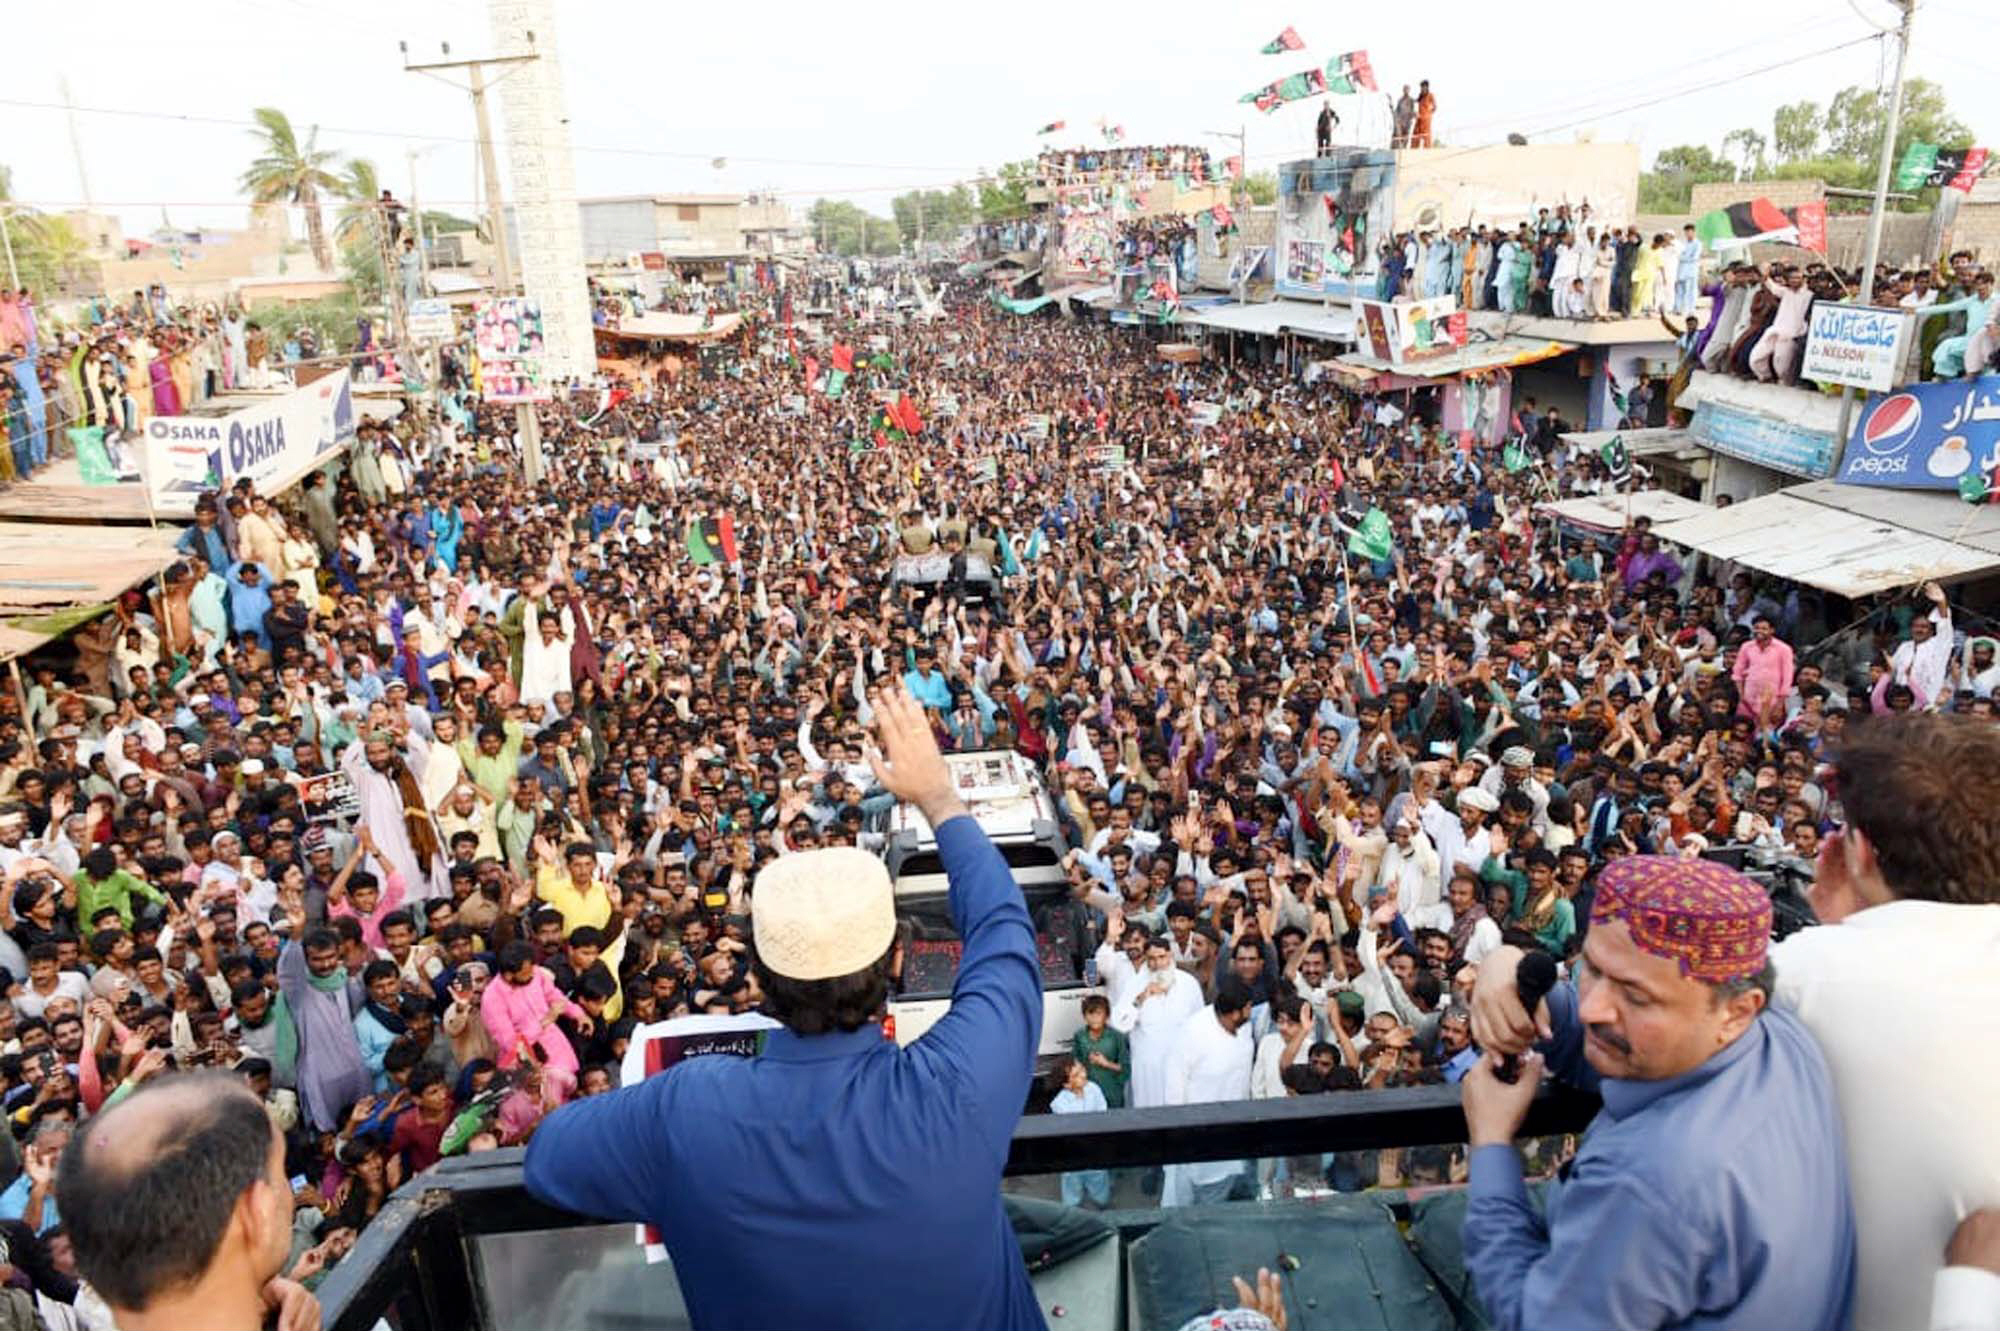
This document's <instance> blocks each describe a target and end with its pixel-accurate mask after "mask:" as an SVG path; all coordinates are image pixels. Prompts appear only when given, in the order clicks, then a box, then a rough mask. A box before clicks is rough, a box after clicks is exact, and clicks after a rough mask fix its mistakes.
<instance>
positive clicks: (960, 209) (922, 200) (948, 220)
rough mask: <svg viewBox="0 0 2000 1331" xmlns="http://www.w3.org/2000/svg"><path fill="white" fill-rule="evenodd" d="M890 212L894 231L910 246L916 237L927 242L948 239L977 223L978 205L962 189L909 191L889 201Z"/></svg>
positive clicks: (967, 190)
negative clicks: (920, 221)
mask: <svg viewBox="0 0 2000 1331" xmlns="http://www.w3.org/2000/svg"><path fill="white" fill-rule="evenodd" d="M889 208H890V212H891V213H892V214H894V216H895V219H896V228H897V230H898V231H900V232H901V233H902V237H903V239H904V240H905V241H908V242H911V243H915V241H916V239H917V237H918V236H919V235H921V236H923V237H925V238H926V239H927V240H946V239H949V238H950V237H952V236H954V235H956V234H957V233H958V231H959V230H960V229H961V228H963V227H967V226H970V225H971V224H972V223H973V222H975V221H977V220H978V219H979V204H978V201H977V200H976V199H974V198H973V196H972V191H971V190H970V189H968V188H966V187H965V186H964V185H954V186H952V187H951V188H950V189H948V190H935V189H927V190H911V191H910V192H909V193H907V194H898V195H897V196H896V197H895V198H894V199H892V200H891V201H890V204H889ZM920 217H921V219H922V225H921V226H920V225H918V219H919V218H920Z"/></svg>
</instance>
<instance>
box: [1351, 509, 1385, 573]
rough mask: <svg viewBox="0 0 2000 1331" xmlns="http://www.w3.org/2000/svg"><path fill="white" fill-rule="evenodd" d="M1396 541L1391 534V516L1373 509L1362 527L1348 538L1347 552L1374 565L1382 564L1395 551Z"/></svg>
mask: <svg viewBox="0 0 2000 1331" xmlns="http://www.w3.org/2000/svg"><path fill="white" fill-rule="evenodd" d="M1395 546H1396V541H1395V538H1394V537H1393V536H1391V535H1390V533H1389V515H1388V514H1387V513H1384V512H1383V511H1382V510H1381V509H1379V508H1371V509H1369V510H1368V515H1367V516H1366V517H1364V518H1362V519H1361V525H1360V526H1359V527H1356V528H1355V529H1354V534H1353V535H1351V536H1349V537H1348V538H1347V552H1348V553H1349V554H1351V555H1354V556H1356V557H1358V558H1361V559H1366V560H1369V561H1370V562H1372V563H1377V564H1379V563H1381V562H1382V561H1383V560H1385V559H1387V558H1388V557H1389V555H1390V553H1391V552H1392V551H1394V549H1395Z"/></svg>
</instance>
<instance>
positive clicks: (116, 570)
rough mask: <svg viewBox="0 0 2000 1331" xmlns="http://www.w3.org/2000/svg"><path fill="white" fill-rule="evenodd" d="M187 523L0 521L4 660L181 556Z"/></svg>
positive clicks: (0, 626)
mask: <svg viewBox="0 0 2000 1331" xmlns="http://www.w3.org/2000/svg"><path fill="white" fill-rule="evenodd" d="M180 530H181V529H180V528H178V527H86V526H75V525H70V524H65V523H59V522H0V617H4V618H5V621H6V622H4V623H0V660H12V659H13V658H15V657H17V656H24V655H26V654H27V653H29V652H31V651H33V650H34V649H35V648H37V647H40V646H41V645H42V644H43V643H45V642H48V641H49V640H50V639H52V638H57V637H60V636H61V635H62V634H64V633H67V632H68V631H69V630H70V629H72V628H74V627H76V625H78V624H81V623H83V622H85V621H86V620H89V619H91V618H94V617H95V616H96V615H97V614H99V613H101V612H102V610H103V608H104V605H105V603H106V602H108V601H111V600H113V599H115V598H116V597H118V596H119V595H120V594H121V593H122V592H124V591H126V590H127V589H129V588H131V587H134V586H137V585H138V584H140V583H142V582H145V581H147V580H148V579H150V578H152V577H154V576H156V575H157V574H158V573H159V572H160V571H161V570H162V569H164V568H166V567H167V565H169V564H171V563H173V562H174V561H175V560H176V559H178V558H180V554H179V552H178V551H176V550H175V549H174V542H175V541H176V540H177V539H178V538H179V536H180Z"/></svg>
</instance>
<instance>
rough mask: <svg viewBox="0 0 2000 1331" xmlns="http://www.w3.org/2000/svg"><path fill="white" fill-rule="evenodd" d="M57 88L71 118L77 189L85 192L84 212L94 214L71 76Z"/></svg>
mask: <svg viewBox="0 0 2000 1331" xmlns="http://www.w3.org/2000/svg"><path fill="white" fill-rule="evenodd" d="M57 86H58V87H59V88H60V89H61V91H62V99H63V111H64V114H65V115H66V116H68V118H69V152H70V156H72V157H74V158H75V159H76V184H77V188H78V189H80V190H82V191H83V193H82V194H81V195H80V196H79V197H81V198H82V199H83V210H84V211H85V212H87V213H94V212H96V211H97V205H96V204H95V203H94V202H93V201H92V200H91V197H90V174H89V173H88V172H86V171H85V170H84V169H83V139H82V138H81V137H80V136H79V135H78V134H77V132H76V102H75V101H74V100H73V99H72V98H71V97H70V95H69V75H67V74H65V75H63V76H62V78H61V80H60V82H59V83H58V85H57Z"/></svg>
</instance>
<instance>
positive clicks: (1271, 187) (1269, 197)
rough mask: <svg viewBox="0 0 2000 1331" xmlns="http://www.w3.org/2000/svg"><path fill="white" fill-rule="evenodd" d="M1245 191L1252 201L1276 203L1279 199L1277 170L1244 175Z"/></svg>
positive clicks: (1245, 194)
mask: <svg viewBox="0 0 2000 1331" xmlns="http://www.w3.org/2000/svg"><path fill="white" fill-rule="evenodd" d="M1243 193H1244V196H1245V197H1247V198H1248V199H1249V200H1250V202H1252V203H1276V202H1277V201H1278V175H1277V173H1276V172H1275V171H1259V172H1257V173H1256V174H1255V175H1249V176H1245V177H1243Z"/></svg>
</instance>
